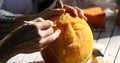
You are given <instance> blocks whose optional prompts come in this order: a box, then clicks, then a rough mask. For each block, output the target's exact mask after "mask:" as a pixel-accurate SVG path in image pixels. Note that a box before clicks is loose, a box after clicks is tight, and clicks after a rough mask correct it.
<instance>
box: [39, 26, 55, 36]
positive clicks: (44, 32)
mask: <svg viewBox="0 0 120 63" xmlns="http://www.w3.org/2000/svg"><path fill="white" fill-rule="evenodd" d="M53 32H54V30H53V28H52V27H50V28H48V29H46V30H39V31H38V34H39V35H40V36H41V38H44V37H47V36H49V35H51V34H52V33H53Z"/></svg>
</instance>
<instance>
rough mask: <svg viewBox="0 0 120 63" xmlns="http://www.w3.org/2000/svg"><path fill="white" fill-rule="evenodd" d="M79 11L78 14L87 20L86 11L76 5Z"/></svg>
mask: <svg viewBox="0 0 120 63" xmlns="http://www.w3.org/2000/svg"><path fill="white" fill-rule="evenodd" d="M74 8H75V9H76V10H77V11H78V16H79V17H80V18H82V19H85V20H87V17H86V16H85V15H84V11H83V10H82V9H80V8H78V7H74Z"/></svg>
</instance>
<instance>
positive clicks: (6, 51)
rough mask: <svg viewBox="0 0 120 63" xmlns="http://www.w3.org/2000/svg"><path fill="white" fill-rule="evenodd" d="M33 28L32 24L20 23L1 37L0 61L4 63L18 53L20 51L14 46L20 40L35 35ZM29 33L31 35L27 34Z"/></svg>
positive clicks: (25, 39)
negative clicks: (20, 24)
mask: <svg viewBox="0 0 120 63" xmlns="http://www.w3.org/2000/svg"><path fill="white" fill-rule="evenodd" d="M34 30H35V28H34V26H27V25H22V26H20V27H19V28H17V29H16V30H15V31H13V32H11V33H10V34H8V36H6V37H5V38H4V39H2V40H1V41H0V61H2V63H5V61H7V60H8V59H9V58H11V57H13V56H14V55H16V54H18V53H20V52H21V51H20V50H18V49H16V46H17V45H18V44H20V43H22V42H25V41H27V40H30V39H32V38H35V37H37V33H36V32H35V31H34ZM34 32H35V34H34ZM31 33H32V34H33V36H27V35H28V34H31Z"/></svg>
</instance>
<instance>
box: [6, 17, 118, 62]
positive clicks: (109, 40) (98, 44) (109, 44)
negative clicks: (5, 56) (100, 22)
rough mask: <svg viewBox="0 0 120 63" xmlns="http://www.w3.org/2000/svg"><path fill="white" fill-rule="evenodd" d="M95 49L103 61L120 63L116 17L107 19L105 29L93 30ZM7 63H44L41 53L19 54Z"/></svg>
mask: <svg viewBox="0 0 120 63" xmlns="http://www.w3.org/2000/svg"><path fill="white" fill-rule="evenodd" d="M92 30H93V36H94V44H95V45H94V47H95V48H99V49H100V51H101V52H102V53H103V54H104V57H103V59H104V60H105V61H106V62H108V63H120V26H118V25H117V23H116V15H112V16H109V17H107V18H106V19H105V25H104V27H103V28H92ZM7 63H44V60H43V58H42V57H41V55H40V52H34V53H31V54H22V53H21V54H18V55H16V56H14V57H12V58H11V59H9V60H8V61H7Z"/></svg>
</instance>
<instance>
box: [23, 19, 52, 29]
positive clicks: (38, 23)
mask: <svg viewBox="0 0 120 63" xmlns="http://www.w3.org/2000/svg"><path fill="white" fill-rule="evenodd" d="M24 22H25V23H26V24H28V25H34V26H35V27H37V29H40V30H44V29H47V28H49V27H53V26H54V23H53V22H52V21H50V20H44V19H42V18H37V19H35V20H32V21H24Z"/></svg>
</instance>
